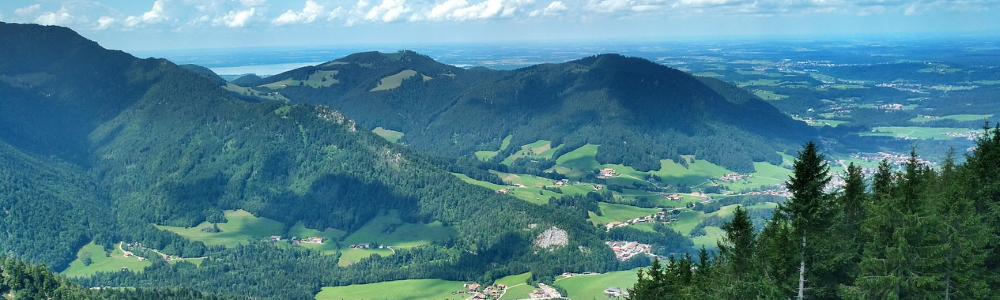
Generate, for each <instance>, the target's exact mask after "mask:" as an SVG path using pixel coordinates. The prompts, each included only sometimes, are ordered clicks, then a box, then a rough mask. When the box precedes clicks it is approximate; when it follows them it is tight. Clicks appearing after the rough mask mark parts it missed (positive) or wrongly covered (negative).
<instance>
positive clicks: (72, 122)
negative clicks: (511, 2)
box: [0, 23, 619, 299]
mask: <svg viewBox="0 0 1000 300" xmlns="http://www.w3.org/2000/svg"><path fill="white" fill-rule="evenodd" d="M68 32H72V31H69V30H68V29H65V28H61V27H45V26H39V25H21V24H7V23H0V35H3V36H5V37H7V36H12V37H18V38H16V39H4V42H0V53H4V54H3V55H0V76H2V78H4V79H5V80H3V81H0V123H3V124H4V125H5V126H3V127H0V154H3V155H0V159H3V160H5V161H6V160H9V161H10V162H11V163H6V162H5V163H4V164H2V165H0V170H3V171H4V172H3V174H10V175H11V176H15V177H17V178H22V177H23V178H26V179H25V180H23V181H18V180H14V179H15V178H4V179H5V180H3V181H0V207H2V208H4V209H6V210H0V211H3V212H4V213H10V214H12V215H15V216H18V217H17V218H11V217H5V218H3V220H2V221H3V222H0V235H2V237H3V238H2V240H3V242H0V252H4V253H11V254H13V255H14V256H16V257H19V258H23V259H25V260H27V261H30V262H43V263H46V264H49V265H52V266H53V267H54V268H55V269H57V270H58V269H62V268H64V267H65V266H66V264H68V262H69V261H71V260H73V259H74V258H75V256H74V255H75V253H76V251H77V250H79V249H80V247H81V246H82V244H85V243H87V242H94V243H95V244H98V245H102V246H104V247H105V249H111V247H113V245H114V244H117V243H119V242H121V241H128V242H140V243H141V244H142V245H145V246H146V247H149V248H152V249H159V250H160V251H162V252H164V253H167V254H172V255H188V253H196V254H194V255H195V256H197V255H201V254H197V253H205V254H206V255H210V256H212V257H213V259H211V261H212V262H211V263H208V262H206V264H207V265H210V266H211V267H207V268H206V267H205V265H203V266H202V267H201V268H195V267H194V266H193V265H190V264H169V265H168V264H165V263H163V264H154V267H153V268H149V269H147V271H146V272H148V273H141V274H140V273H131V272H118V273H108V274H103V273H102V274H98V276H96V277H93V278H92V279H90V280H89V281H87V282H88V283H89V284H91V285H95V286H102V285H109V284H118V283H121V282H136V283H137V284H142V285H153V286H157V285H167V284H175V285H186V283H185V282H184V281H183V280H185V279H186V280H194V278H198V280H199V282H198V285H197V287H198V288H199V289H204V290H208V291H213V292H221V293H227V294H231V293H239V294H243V295H254V296H265V297H279V298H292V299H306V298H311V297H312V296H313V295H315V293H317V292H318V289H319V287H321V286H324V285H345V284H352V283H370V282H375V281H384V280H395V279H409V278H431V277H433V278H447V279H453V280H477V279H482V278H484V276H490V277H489V278H493V276H497V277H499V276H506V275H510V274H520V273H524V272H529V271H531V272H533V273H536V274H542V275H545V274H550V275H554V274H558V273H559V272H564V271H565V270H577V271H584V270H591V271H606V270H612V269H617V268H619V263H618V262H617V261H616V260H615V259H614V255H613V253H612V252H611V251H610V249H608V248H607V247H604V244H603V243H602V241H601V238H600V236H599V233H598V232H596V231H594V230H593V228H592V226H591V225H590V224H589V223H587V222H585V221H583V220H578V219H574V218H571V217H569V215H568V214H566V213H564V212H561V211H559V210H558V209H556V208H555V207H551V206H548V205H535V204H530V203H528V202H525V201H522V200H518V199H515V198H513V197H510V196H506V195H501V194H498V193H495V191H493V190H489V189H485V188H481V187H478V186H472V185H470V184H467V183H465V182H463V181H461V180H460V179H458V178H457V177H455V176H453V175H452V174H451V173H449V172H448V171H447V170H445V169H443V168H442V167H440V166H439V164H440V163H439V160H437V159H436V158H434V157H429V156H426V155H424V154H422V153H418V152H417V151H415V150H414V149H411V148H409V147H404V146H401V145H397V144H393V143H389V142H387V141H385V140H384V139H382V138H381V137H379V136H377V135H375V134H374V133H371V132H369V131H367V130H360V129H361V127H359V126H358V125H357V124H355V122H354V121H352V120H351V119H348V118H347V117H346V116H344V115H343V114H342V113H340V112H338V111H336V110H334V109H331V108H329V107H325V106H320V105H312V104H301V103H299V104H294V103H292V104H289V103H283V102H278V101H261V102H247V101H243V100H242V99H241V98H239V97H237V96H236V95H233V94H231V93H229V92H227V91H225V90H223V89H222V88H221V87H220V86H219V85H218V84H217V83H216V82H215V81H213V80H212V79H211V78H210V77H205V76H203V75H201V74H197V73H193V72H191V71H189V70H187V69H184V68H182V67H180V66H177V65H175V64H173V63H171V62H169V61H166V60H162V59H138V58H135V57H134V56H131V55H128V54H125V53H123V52H120V51H111V50H103V48H100V47H99V45H97V44H96V43H93V42H86V41H85V40H86V39H83V38H82V37H80V36H79V35H75V34H74V35H69V34H67V33H68ZM33 37H35V38H33ZM50 37H52V38H54V39H56V40H57V41H53V42H49V41H48V40H47V38H50ZM62 39H66V41H61V42H60V41H58V40H62ZM73 43H76V44H77V45H81V46H79V47H81V49H75V48H72V47H70V48H65V47H67V45H69V46H72V45H73ZM53 45H60V47H62V48H65V49H60V51H48V50H49V49H48V47H53ZM15 48H17V49H21V50H17V51H14V50H13V49H15ZM34 48H39V49H43V48H44V49H43V50H39V51H28V50H30V49H34ZM8 49H12V50H11V51H7V50H8ZM18 51H20V52H18ZM8 53H18V54H19V55H22V56H13V55H7V54H8ZM63 53H69V55H68V56H65V55H64V54H63ZM73 53H86V55H82V54H81V56H80V57H77V56H74V55H73ZM22 61H31V62H32V63H22ZM40 62H44V63H40ZM95 72H97V73H95ZM42 73H44V74H42ZM33 74H34V75H33ZM39 74H41V75H39ZM444 77H447V76H444ZM39 78H40V79H39ZM33 80H34V81H33ZM29 81H30V82H29ZM21 82H29V83H28V84H24V83H21ZM8 144H9V146H7V145H8ZM6 154H10V155H6ZM24 166H28V167H24ZM30 166H36V167H34V168H29V167H30ZM15 169H16V170H15ZM33 170H34V171H33ZM44 170H59V172H61V173H55V174H51V175H50V173H52V172H48V171H44ZM62 173H66V174H62ZM18 174H22V175H18ZM28 175H32V176H42V177H43V178H34V177H31V176H28ZM70 186H76V187H83V188H82V190H80V191H75V190H72V189H70V188H69V187H70ZM23 191H32V192H34V193H42V194H41V195H35V194H24V193H23ZM68 191H69V192H68ZM46 199H49V200H46ZM40 201H43V202H44V203H43V202H40ZM50 204H51V205H54V206H56V207H55V208H51V209H40V208H44V207H46V205H50ZM233 209H245V210H246V211H249V212H251V213H253V214H254V215H255V216H262V217H268V218H271V219H274V220H277V221H279V222H281V223H282V224H283V226H285V227H286V228H290V227H292V226H294V225H296V224H300V222H301V224H302V225H305V226H307V227H308V228H315V229H319V230H323V229H326V228H333V229H339V230H343V231H345V232H352V231H354V230H357V229H358V228H359V227H361V226H362V225H364V224H365V223H366V222H368V221H370V220H371V219H373V218H374V217H375V216H377V215H378V214H380V213H382V212H385V211H388V210H396V211H398V212H399V213H400V218H401V219H402V221H404V222H408V223H415V224H428V223H432V222H440V224H447V225H441V226H448V227H451V228H454V231H455V232H456V233H455V234H454V235H453V236H449V238H447V239H445V240H442V241H428V242H427V243H426V244H423V245H422V246H420V247H416V248H413V249H396V250H395V252H396V253H398V255H392V256H387V257H385V258H379V257H377V256H375V257H371V258H368V259H365V260H364V263H361V264H358V265H356V266H354V265H352V266H348V267H338V266H335V265H334V266H330V265H317V263H321V262H322V263H325V262H329V261H330V260H331V259H332V261H334V262H336V261H337V257H339V255H340V252H339V251H336V252H335V253H330V254H329V255H331V256H330V257H327V256H325V254H320V253H317V252H313V251H307V250H304V249H299V248H298V247H293V248H283V247H279V246H276V245H271V244H266V243H265V244H261V243H259V242H257V241H253V244H251V245H250V246H246V247H236V248H232V249H230V248H225V247H206V246H205V245H204V244H203V243H202V242H201V241H194V240H188V239H186V238H183V237H181V236H179V235H177V234H174V233H172V232H168V231H164V230H161V229H159V228H157V227H155V226H153V225H154V224H157V225H172V226H178V227H186V226H194V225H197V224H199V223H201V222H203V221H211V222H221V221H225V220H224V219H222V220H219V218H220V216H221V212H222V211H223V210H233ZM47 211H51V212H65V211H71V212H74V214H68V213H66V214H61V215H63V218H54V217H53V216H50V215H47ZM80 215H83V216H86V217H79V216H80ZM22 221H23V222H26V223H23V224H22V223H16V222H22ZM530 224H535V225H537V228H535V226H529V225H530ZM43 226H44V227H45V228H55V229H54V231H51V232H59V234H55V235H53V234H49V233H50V231H47V230H39V231H38V232H37V234H34V233H32V232H31V230H32V229H31V228H34V227H39V228H41V227H43ZM551 226H558V227H559V228H561V229H562V230H565V231H567V233H568V235H569V237H570V242H569V244H568V245H566V246H564V247H560V248H558V249H556V248H552V249H549V250H550V251H540V250H542V249H538V248H532V247H535V246H532V243H531V240H533V239H534V236H535V235H536V234H538V233H539V232H541V230H542V229H544V228H549V227H551ZM46 235H48V236H46ZM39 237H42V238H40V239H39ZM36 241H44V242H46V243H36ZM48 242H52V243H48ZM332 243H334V244H333V245H336V246H338V247H339V246H340V245H339V244H336V243H337V241H332ZM579 247H583V248H582V249H593V251H587V252H581V251H580V250H578V249H581V248H579ZM248 249H253V250H248ZM247 253H254V255H258V256H256V257H247V255H249V254H247ZM189 257H190V256H189ZM261 257H274V258H275V259H280V261H276V262H273V263H274V266H270V267H275V268H280V267H288V268H292V267H294V268H298V269H296V271H299V270H302V269H304V268H312V269H309V272H306V273H309V274H313V273H314V272H315V274H316V275H315V276H310V277H306V276H305V275H296V276H286V277H283V278H273V276H259V275H261V274H266V272H269V271H268V270H270V272H273V269H268V268H265V267H264V266H262V265H260V264H259V263H256V262H257V261H259V260H260V259H261ZM557 261H558V263H556V262H557ZM188 265H190V266H188ZM407 266H408V267H407ZM315 268H324V269H322V270H320V269H315ZM223 269H224V270H230V271H232V272H237V273H240V274H241V275H245V276H242V277H241V279H240V280H239V281H236V282H231V281H226V282H221V281H224V280H234V279H232V278H223V277H219V276H213V274H211V273H210V272H215V271H218V270H223ZM286 271H288V270H286ZM173 272H182V273H183V274H186V275H184V277H183V278H177V276H176V273H173ZM272 275H273V274H272ZM149 278H159V279H149ZM167 279H169V280H167ZM265 281H266V282H265Z"/></svg>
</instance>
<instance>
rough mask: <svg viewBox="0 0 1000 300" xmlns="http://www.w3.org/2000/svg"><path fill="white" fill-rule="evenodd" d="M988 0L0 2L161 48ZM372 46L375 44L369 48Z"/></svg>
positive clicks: (747, 24) (763, 32)
mask: <svg viewBox="0 0 1000 300" xmlns="http://www.w3.org/2000/svg"><path fill="white" fill-rule="evenodd" d="M996 20H1000V2H998V1H987V0H971V1H945V0H893V1H888V0H885V1H883V0H859V1H848V0H794V1H787V0H755V1H749V0H573V1H568V0H562V1H550V0H358V1H336V0H306V1H301V0H294V1H275V0H238V1H235V0H203V1H187V0H156V1H149V0H146V1H133V0H97V1H68V0H64V1H32V0H13V1H2V2H0V21H3V22H15V23H39V24H45V25H61V26H67V27H70V28H73V29H74V30H77V31H80V32H81V33H82V34H83V35H84V36H86V37H88V38H91V39H94V40H96V41H97V42H99V43H101V44H102V45H103V46H105V47H109V48H114V49H121V50H125V51H129V52H133V51H143V50H146V51H148V50H168V49H206V48H230V47H276V46H317V45H355V46H357V45H411V47H412V45H423V44H447V43H497V42H507V43H521V42H539V41H595V40H603V41H607V40H627V41H651V40H658V41H671V40H678V39H704V38H733V37H743V38H746V37H751V38H773V37H810V38H829V37H830V36H867V37H872V36H877V37H885V36H928V35H936V36H953V35H980V36H981V35H992V36H996V35H998V34H1000V22H996ZM370 48H371V47H370Z"/></svg>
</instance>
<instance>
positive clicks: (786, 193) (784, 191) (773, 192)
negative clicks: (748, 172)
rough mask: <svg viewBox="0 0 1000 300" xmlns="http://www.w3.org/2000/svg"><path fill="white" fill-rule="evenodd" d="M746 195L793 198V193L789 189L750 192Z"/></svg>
mask: <svg viewBox="0 0 1000 300" xmlns="http://www.w3.org/2000/svg"><path fill="white" fill-rule="evenodd" d="M744 195H751V196H759V195H769V196H779V197H785V198H788V197H791V196H792V193H791V192H789V191H788V189H774V190H763V191H749V192H746V193H744Z"/></svg>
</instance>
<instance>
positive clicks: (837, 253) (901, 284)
mask: <svg viewBox="0 0 1000 300" xmlns="http://www.w3.org/2000/svg"><path fill="white" fill-rule="evenodd" d="M987 125H988V124H987ZM984 131H985V132H984V133H985V134H984V135H983V136H982V137H981V138H980V139H979V140H978V141H977V143H976V149H975V150H974V151H973V152H972V153H970V154H968V155H967V157H965V158H964V162H962V163H957V162H956V161H959V160H960V159H961V158H958V157H955V155H954V154H952V155H949V157H948V158H947V159H946V160H945V161H944V163H943V164H942V165H941V166H940V167H939V168H930V167H928V166H926V165H922V164H919V163H918V161H917V154H916V151H915V150H914V151H911V158H910V160H909V162H908V163H907V164H905V165H904V166H903V167H902V168H900V169H893V168H892V167H891V166H890V165H889V164H888V163H887V162H883V163H881V164H880V166H879V167H878V170H877V171H876V172H875V173H874V175H873V176H872V177H871V178H866V177H865V176H864V174H863V173H862V170H861V168H859V167H857V166H854V165H853V164H852V165H850V166H849V167H848V168H847V172H846V174H845V176H844V177H845V180H846V184H845V186H844V187H843V188H842V189H839V190H835V191H828V190H826V189H825V186H826V184H827V183H828V182H829V180H830V179H831V174H830V172H829V166H828V165H827V163H826V161H825V160H824V155H823V154H822V153H820V152H819V151H818V150H817V147H816V145H815V144H813V143H808V144H806V145H805V147H804V148H803V149H802V151H801V152H799V156H798V159H797V160H796V162H795V165H794V175H793V176H792V178H791V179H790V180H789V182H788V183H787V186H788V189H789V190H790V191H791V193H792V196H791V197H790V198H789V199H788V201H787V202H785V203H783V204H782V205H781V206H779V208H778V209H777V210H776V211H775V212H774V217H773V218H772V219H771V220H769V221H767V222H766V224H765V225H764V226H763V227H762V228H758V227H757V226H755V225H754V223H753V222H752V221H751V218H750V216H749V215H748V214H747V213H746V211H745V210H742V209H740V208H738V209H737V210H736V212H735V213H734V216H733V219H732V220H730V221H727V222H726V223H725V224H724V225H723V226H722V228H723V230H724V231H725V235H724V237H723V238H722V240H721V241H719V244H718V246H719V252H717V253H709V252H707V251H705V250H702V251H701V253H700V255H699V256H698V257H697V258H694V257H691V256H690V255H685V256H681V257H671V258H670V259H669V260H667V261H662V262H661V261H654V262H653V265H652V266H650V267H649V268H644V269H642V270H641V271H640V272H639V275H638V277H639V282H638V283H637V284H636V285H635V286H634V288H633V289H632V290H631V294H630V296H629V299H996V297H997V294H996V292H995V289H994V288H995V287H996V286H998V284H1000V282H998V279H1000V277H998V275H1000V273H998V271H1000V268H998V267H1000V266H997V262H1000V243H998V241H1000V240H998V236H1000V228H998V227H997V226H995V224H997V223H998V222H1000V214H998V213H997V211H998V210H997V205H1000V174H998V173H1000V165H998V162H1000V125H997V126H995V127H993V128H989V126H987V127H986V128H985V129H984Z"/></svg>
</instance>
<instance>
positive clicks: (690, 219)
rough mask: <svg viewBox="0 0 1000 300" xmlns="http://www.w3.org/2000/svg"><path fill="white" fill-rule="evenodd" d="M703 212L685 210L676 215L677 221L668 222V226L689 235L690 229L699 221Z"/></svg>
mask: <svg viewBox="0 0 1000 300" xmlns="http://www.w3.org/2000/svg"><path fill="white" fill-rule="evenodd" d="M703 216H704V214H703V213H702V212H700V211H685V212H682V213H681V214H680V215H678V216H677V221H676V222H673V223H670V226H671V227H673V228H674V230H677V232H680V233H681V234H684V235H690V234H691V230H692V229H694V227H695V226H697V225H698V223H699V222H701V219H702V218H703Z"/></svg>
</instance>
